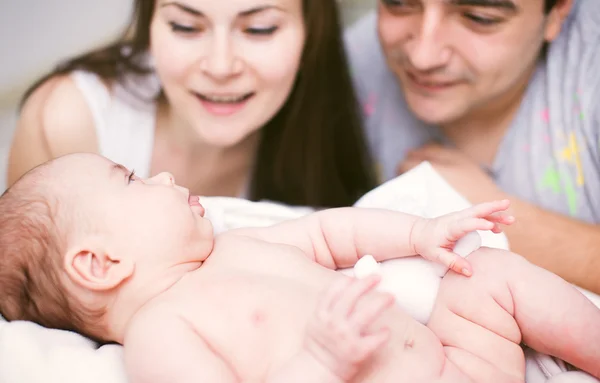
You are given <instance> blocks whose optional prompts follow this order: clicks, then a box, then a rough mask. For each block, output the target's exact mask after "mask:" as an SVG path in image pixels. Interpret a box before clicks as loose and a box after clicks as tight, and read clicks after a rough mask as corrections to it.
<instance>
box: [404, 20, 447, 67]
mask: <svg viewBox="0 0 600 383" xmlns="http://www.w3.org/2000/svg"><path fill="white" fill-rule="evenodd" d="M443 27H444V17H443V13H442V11H441V10H439V9H427V10H424V11H423V13H422V15H421V19H420V22H419V23H416V28H415V30H414V32H413V34H412V35H411V36H410V37H409V41H408V43H407V44H406V47H407V49H406V53H407V56H408V59H409V61H410V64H411V66H412V67H413V68H414V69H416V70H418V71H423V72H427V71H432V70H435V69H438V68H440V67H442V66H444V65H446V64H447V63H448V60H449V59H450V49H449V48H448V44H447V41H446V38H447V36H446V35H447V32H445V31H444V28H443Z"/></svg>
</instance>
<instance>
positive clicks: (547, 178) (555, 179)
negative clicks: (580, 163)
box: [542, 167, 561, 194]
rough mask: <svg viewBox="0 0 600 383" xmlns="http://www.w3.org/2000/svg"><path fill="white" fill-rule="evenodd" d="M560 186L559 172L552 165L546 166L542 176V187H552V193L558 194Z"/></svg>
mask: <svg viewBox="0 0 600 383" xmlns="http://www.w3.org/2000/svg"><path fill="white" fill-rule="evenodd" d="M560 186H561V185H560V174H559V173H558V172H557V171H556V170H555V169H554V168H553V167H550V168H548V170H546V172H545V173H544V176H543V177H542V187H543V188H544V189H546V188H548V189H552V191H553V192H554V193H556V194H559V193H560V192H561V187H560Z"/></svg>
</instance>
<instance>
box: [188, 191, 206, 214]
mask: <svg viewBox="0 0 600 383" xmlns="http://www.w3.org/2000/svg"><path fill="white" fill-rule="evenodd" d="M188 205H190V207H192V208H195V209H197V210H198V212H199V213H200V216H201V217H204V212H205V210H204V206H202V204H201V203H200V197H198V196H197V195H190V196H189V197H188Z"/></svg>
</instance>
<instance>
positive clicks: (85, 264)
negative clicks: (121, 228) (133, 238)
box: [64, 245, 134, 291]
mask: <svg viewBox="0 0 600 383" xmlns="http://www.w3.org/2000/svg"><path fill="white" fill-rule="evenodd" d="M64 267H65V271H66V272H67V275H68V276H69V278H71V280H72V281H73V282H74V283H76V284H78V285H80V286H81V287H84V288H86V289H89V290H93V291H107V290H111V289H114V288H116V287H118V286H119V285H120V284H121V283H123V282H124V281H125V280H126V279H128V278H129V277H130V276H131V275H132V274H133V271H134V264H133V262H132V261H130V260H127V259H121V258H119V257H117V256H116V255H114V254H110V252H109V251H107V249H106V248H105V247H104V246H101V245H92V246H73V247H71V248H70V249H69V251H67V253H66V254H65V257H64Z"/></svg>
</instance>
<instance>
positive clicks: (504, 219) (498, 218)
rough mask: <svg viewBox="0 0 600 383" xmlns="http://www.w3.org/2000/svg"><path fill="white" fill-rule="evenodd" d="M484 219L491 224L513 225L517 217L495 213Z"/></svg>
mask: <svg viewBox="0 0 600 383" xmlns="http://www.w3.org/2000/svg"><path fill="white" fill-rule="evenodd" d="M484 218H485V219H486V220H488V221H490V222H494V223H498V224H502V225H512V224H513V223H515V217H514V216H512V215H510V214H507V213H504V212H499V213H495V214H492V215H489V216H487V217H484Z"/></svg>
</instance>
